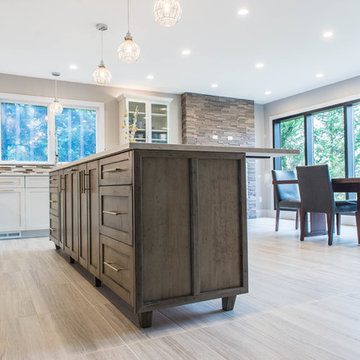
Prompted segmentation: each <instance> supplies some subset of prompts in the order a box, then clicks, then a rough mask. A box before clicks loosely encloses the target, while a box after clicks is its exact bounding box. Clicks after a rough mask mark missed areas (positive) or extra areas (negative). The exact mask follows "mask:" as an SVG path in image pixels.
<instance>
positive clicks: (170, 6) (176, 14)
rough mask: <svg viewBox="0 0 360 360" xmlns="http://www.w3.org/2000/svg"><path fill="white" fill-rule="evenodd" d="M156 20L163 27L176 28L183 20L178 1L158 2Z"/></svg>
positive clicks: (155, 11)
mask: <svg viewBox="0 0 360 360" xmlns="http://www.w3.org/2000/svg"><path fill="white" fill-rule="evenodd" d="M153 13H154V18H155V21H156V22H157V23H158V24H160V25H161V26H166V27H170V26H174V25H175V24H176V23H177V22H178V21H179V20H180V19H181V14H182V10H181V6H180V3H179V1H178V0H156V1H155V4H154V9H153Z"/></svg>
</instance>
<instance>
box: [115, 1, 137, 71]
mask: <svg viewBox="0 0 360 360" xmlns="http://www.w3.org/2000/svg"><path fill="white" fill-rule="evenodd" d="M127 6H128V14H127V15H128V31H127V33H126V35H125V41H123V42H122V43H121V44H120V46H119V47H118V55H119V58H120V60H121V61H123V62H124V63H126V64H133V63H134V62H136V61H137V59H138V58H139V56H140V48H139V46H138V45H137V44H136V43H135V42H134V41H133V38H132V36H131V33H130V0H128V2H127Z"/></svg>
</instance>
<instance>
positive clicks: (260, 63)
mask: <svg viewBox="0 0 360 360" xmlns="http://www.w3.org/2000/svg"><path fill="white" fill-rule="evenodd" d="M264 66H265V64H264V63H262V62H258V63H256V64H255V67H256V68H257V69H262V68H263V67H264Z"/></svg>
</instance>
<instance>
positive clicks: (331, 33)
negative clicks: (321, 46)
mask: <svg viewBox="0 0 360 360" xmlns="http://www.w3.org/2000/svg"><path fill="white" fill-rule="evenodd" d="M333 36H334V33H333V32H332V31H325V32H324V33H323V37H324V38H325V39H330V38H332V37H333Z"/></svg>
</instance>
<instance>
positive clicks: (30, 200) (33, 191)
mask: <svg viewBox="0 0 360 360" xmlns="http://www.w3.org/2000/svg"><path fill="white" fill-rule="evenodd" d="M25 194H26V196H25V209H26V214H25V215H26V230H42V229H48V228H49V189H48V188H43V189H42V188H27V189H26V190H25Z"/></svg>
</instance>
